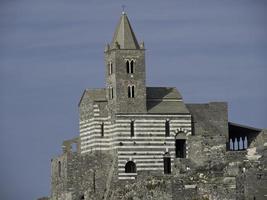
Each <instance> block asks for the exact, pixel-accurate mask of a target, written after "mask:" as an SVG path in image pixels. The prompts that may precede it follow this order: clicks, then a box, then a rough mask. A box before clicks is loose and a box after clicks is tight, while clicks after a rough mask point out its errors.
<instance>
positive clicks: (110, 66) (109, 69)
mask: <svg viewBox="0 0 267 200" xmlns="http://www.w3.org/2000/svg"><path fill="white" fill-rule="evenodd" d="M108 73H109V75H111V74H112V73H113V64H112V62H109V65H108Z"/></svg>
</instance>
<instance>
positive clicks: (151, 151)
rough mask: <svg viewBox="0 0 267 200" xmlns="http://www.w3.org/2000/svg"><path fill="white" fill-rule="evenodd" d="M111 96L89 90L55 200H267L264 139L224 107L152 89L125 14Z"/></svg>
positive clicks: (61, 160)
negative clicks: (189, 101) (237, 121)
mask: <svg viewBox="0 0 267 200" xmlns="http://www.w3.org/2000/svg"><path fill="white" fill-rule="evenodd" d="M105 67H106V88H100V89H86V90H85V91H84V93H83V95H82V97H81V100H80V102H79V111H80V135H79V136H78V137H77V138H74V139H72V140H66V141H64V142H63V145H62V149H63V154H62V155H60V156H58V157H56V158H53V159H52V160H51V169H52V170H51V177H52V191H51V196H50V197H49V198H48V197H47V198H41V199H51V200H63V199H64V200H80V199H87V200H89V199H92V200H100V199H104V200H107V199H109V200H119V199H125V200H126V199H128V200H140V199H144V200H146V199H157V200H159V199H162V200H175V199H179V200H183V199H184V200H189V199H192V200H193V199H202V200H206V199H227V200H232V199H233V200H234V199H240V200H241V199H248V200H249V199H257V200H258V199H266V198H267V190H266V185H267V178H266V177H267V168H266V164H267V159H266V154H267V132H266V130H261V129H256V128H252V127H246V126H243V125H239V124H234V123H231V122H229V121H228V108H227V103H225V102H211V103H207V104H185V103H184V102H183V98H182V96H181V94H180V93H179V91H178V90H177V89H176V88H169V87H147V86H146V79H145V77H146V73H145V71H146V70H145V68H146V67H145V49H144V43H138V42H137V39H136V37H135V35H134V32H133V29H132V27H131V25H130V22H129V20H128V17H127V15H126V14H125V13H123V14H122V16H121V18H120V21H119V24H118V26H117V28H116V31H115V34H114V37H113V40H112V42H111V43H110V44H108V45H107V46H106V48H105Z"/></svg>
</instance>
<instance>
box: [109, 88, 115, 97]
mask: <svg viewBox="0 0 267 200" xmlns="http://www.w3.org/2000/svg"><path fill="white" fill-rule="evenodd" d="M108 97H109V99H113V98H114V90H113V87H111V86H108Z"/></svg>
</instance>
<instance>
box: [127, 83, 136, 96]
mask: <svg viewBox="0 0 267 200" xmlns="http://www.w3.org/2000/svg"><path fill="white" fill-rule="evenodd" d="M134 96H135V94H134V85H129V86H128V97H129V98H134Z"/></svg>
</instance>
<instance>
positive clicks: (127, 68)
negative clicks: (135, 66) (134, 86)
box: [126, 60, 130, 74]
mask: <svg viewBox="0 0 267 200" xmlns="http://www.w3.org/2000/svg"><path fill="white" fill-rule="evenodd" d="M126 70H127V74H129V73H130V62H129V60H127V61H126Z"/></svg>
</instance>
